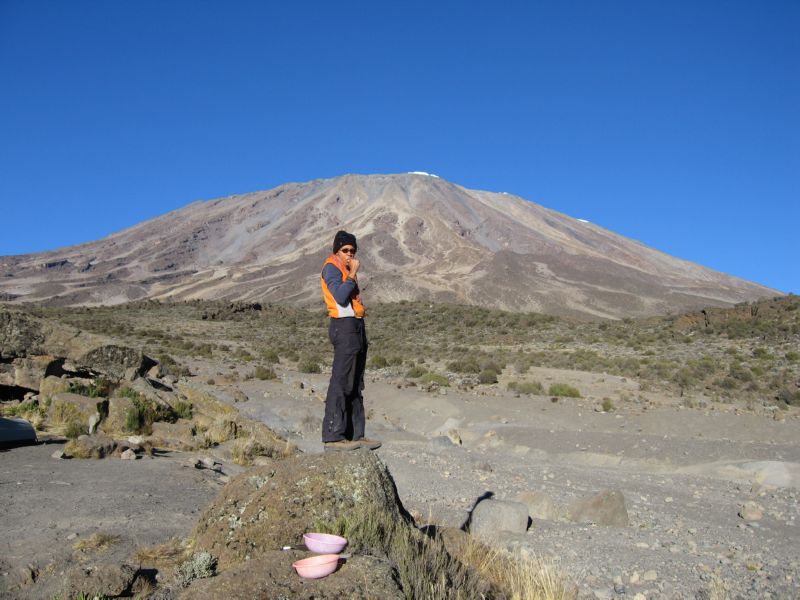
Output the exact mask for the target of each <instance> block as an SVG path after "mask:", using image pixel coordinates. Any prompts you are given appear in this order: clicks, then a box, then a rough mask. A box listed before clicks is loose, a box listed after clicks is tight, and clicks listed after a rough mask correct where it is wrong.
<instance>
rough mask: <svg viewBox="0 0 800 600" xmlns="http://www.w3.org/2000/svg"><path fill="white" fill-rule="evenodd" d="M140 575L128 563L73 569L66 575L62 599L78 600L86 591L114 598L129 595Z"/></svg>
mask: <svg viewBox="0 0 800 600" xmlns="http://www.w3.org/2000/svg"><path fill="white" fill-rule="evenodd" d="M138 575H139V570H138V569H137V568H136V567H134V566H133V565H129V564H126V563H122V564H104V565H97V566H90V567H84V566H80V567H73V568H71V569H69V570H68V571H67V572H66V573H65V574H64V584H63V588H62V591H61V597H62V598H78V597H79V596H80V595H81V594H83V593H86V590H91V593H92V594H103V595H105V596H110V597H114V598H115V597H117V596H122V595H123V594H125V595H127V593H128V592H130V591H132V588H133V587H134V582H135V581H136V578H137V576H138Z"/></svg>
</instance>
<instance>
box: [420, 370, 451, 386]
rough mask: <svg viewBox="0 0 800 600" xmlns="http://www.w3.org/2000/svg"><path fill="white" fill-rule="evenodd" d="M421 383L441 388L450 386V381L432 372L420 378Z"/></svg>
mask: <svg viewBox="0 0 800 600" xmlns="http://www.w3.org/2000/svg"><path fill="white" fill-rule="evenodd" d="M422 382H423V383H433V384H436V385H439V386H442V387H448V386H449V385H450V380H449V379H448V378H447V377H445V376H444V375H439V374H438V373H434V372H433V371H428V372H427V373H425V374H424V375H423V376H422Z"/></svg>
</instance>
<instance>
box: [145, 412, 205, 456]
mask: <svg viewBox="0 0 800 600" xmlns="http://www.w3.org/2000/svg"><path fill="white" fill-rule="evenodd" d="M201 438H202V439H201ZM147 441H149V442H150V443H151V444H153V445H154V446H158V447H160V448H172V449H174V450H187V451H191V450H195V449H197V448H198V447H200V446H204V445H205V437H202V436H198V437H195V428H194V424H193V423H192V422H191V421H187V420H186V419H178V420H177V421H176V422H175V423H165V422H161V421H157V422H155V423H153V425H152V433H151V434H150V436H149V437H148V438H147Z"/></svg>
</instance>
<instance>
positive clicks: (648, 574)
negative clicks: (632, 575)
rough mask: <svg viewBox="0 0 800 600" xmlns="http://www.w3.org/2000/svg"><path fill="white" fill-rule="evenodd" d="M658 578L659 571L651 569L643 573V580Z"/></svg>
mask: <svg viewBox="0 0 800 600" xmlns="http://www.w3.org/2000/svg"><path fill="white" fill-rule="evenodd" d="M656 579H658V573H656V572H655V571H654V570H652V569H650V570H648V571H645V572H644V573H643V574H642V581H655V580H656Z"/></svg>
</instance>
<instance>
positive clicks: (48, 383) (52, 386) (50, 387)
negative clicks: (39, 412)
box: [39, 375, 69, 401]
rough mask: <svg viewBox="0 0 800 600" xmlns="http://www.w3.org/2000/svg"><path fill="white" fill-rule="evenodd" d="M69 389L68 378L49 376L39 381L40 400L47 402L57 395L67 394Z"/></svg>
mask: <svg viewBox="0 0 800 600" xmlns="http://www.w3.org/2000/svg"><path fill="white" fill-rule="evenodd" d="M68 389H69V382H68V381H67V379H66V378H63V379H62V378H61V377H56V376H55V375H47V376H46V377H44V378H43V379H41V380H40V381H39V398H40V399H41V400H45V401H46V400H50V399H52V398H53V396H55V395H56V394H58V393H60V392H66V391H67V390H68Z"/></svg>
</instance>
